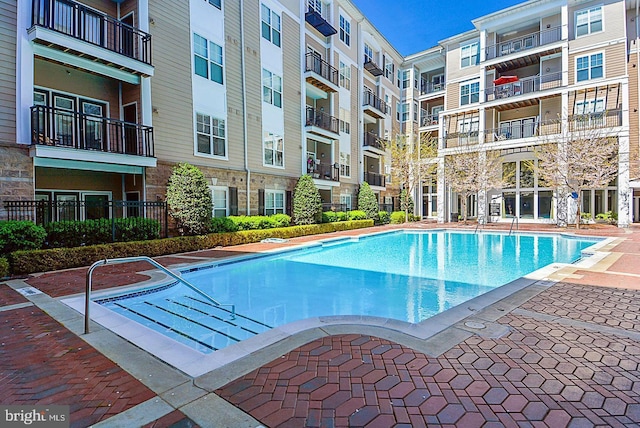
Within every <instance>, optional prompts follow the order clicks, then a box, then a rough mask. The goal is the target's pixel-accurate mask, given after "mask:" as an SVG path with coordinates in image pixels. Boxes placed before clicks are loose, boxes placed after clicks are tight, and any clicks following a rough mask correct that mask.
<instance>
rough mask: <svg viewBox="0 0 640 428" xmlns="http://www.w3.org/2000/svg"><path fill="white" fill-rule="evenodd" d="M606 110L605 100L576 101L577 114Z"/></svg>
mask: <svg viewBox="0 0 640 428" xmlns="http://www.w3.org/2000/svg"><path fill="white" fill-rule="evenodd" d="M603 111H604V100H602V99H600V100H588V101H580V102H577V103H576V107H575V111H574V113H575V114H589V113H600V112H603Z"/></svg>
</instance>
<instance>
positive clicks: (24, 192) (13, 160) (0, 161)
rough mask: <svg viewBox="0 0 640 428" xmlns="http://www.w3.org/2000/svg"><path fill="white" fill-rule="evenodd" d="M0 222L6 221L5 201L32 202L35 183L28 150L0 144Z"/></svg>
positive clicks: (14, 145)
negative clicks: (0, 178)
mask: <svg viewBox="0 0 640 428" xmlns="http://www.w3.org/2000/svg"><path fill="white" fill-rule="evenodd" d="M0 177H2V180H0V220H6V218H7V213H6V210H5V209H4V202H5V201H25V200H33V199H34V197H35V190H34V189H35V187H34V186H35V183H34V173H33V160H32V159H31V157H29V148H28V147H20V146H17V145H16V144H15V143H13V144H11V143H0Z"/></svg>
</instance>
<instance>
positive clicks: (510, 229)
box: [509, 216, 520, 236]
mask: <svg viewBox="0 0 640 428" xmlns="http://www.w3.org/2000/svg"><path fill="white" fill-rule="evenodd" d="M514 222H515V223H516V229H518V230H520V223H518V217H516V216H513V220H511V227H510V228H509V236H511V232H512V231H513V223H514Z"/></svg>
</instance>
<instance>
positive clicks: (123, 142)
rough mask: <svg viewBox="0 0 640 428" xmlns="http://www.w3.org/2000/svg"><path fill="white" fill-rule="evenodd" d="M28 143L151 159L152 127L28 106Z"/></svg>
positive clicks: (50, 108)
mask: <svg viewBox="0 0 640 428" xmlns="http://www.w3.org/2000/svg"><path fill="white" fill-rule="evenodd" d="M31 143H32V144H37V145H45V146H55V147H68V148H72V149H81V150H96V151H101V152H107V153H122V154H128V155H136V156H146V157H153V156H154V150H153V128H152V127H150V126H145V125H140V124H137V123H130V122H123V121H121V120H115V119H110V118H106V117H99V116H92V115H88V114H83V113H79V112H75V111H69V110H62V109H56V108H53V107H46V106H33V107H31Z"/></svg>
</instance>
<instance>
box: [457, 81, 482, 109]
mask: <svg viewBox="0 0 640 428" xmlns="http://www.w3.org/2000/svg"><path fill="white" fill-rule="evenodd" d="M478 101H480V82H471V83H465V84H462V85H460V105H461V106H463V105H466V104H471V103H477V102H478Z"/></svg>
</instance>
